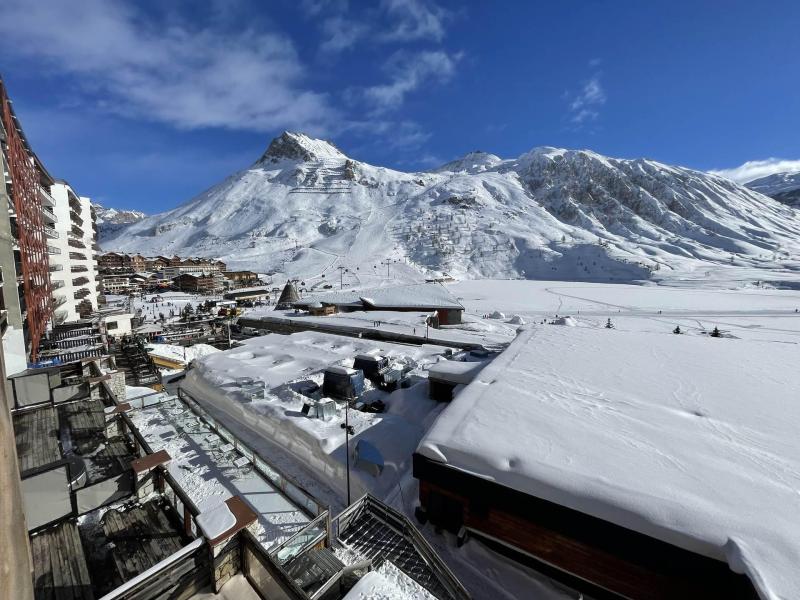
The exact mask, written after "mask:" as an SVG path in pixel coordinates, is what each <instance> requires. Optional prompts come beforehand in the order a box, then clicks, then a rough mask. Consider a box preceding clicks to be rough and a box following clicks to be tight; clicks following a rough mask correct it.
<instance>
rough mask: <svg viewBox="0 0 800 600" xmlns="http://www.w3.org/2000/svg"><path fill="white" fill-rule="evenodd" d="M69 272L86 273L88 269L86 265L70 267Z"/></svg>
mask: <svg viewBox="0 0 800 600" xmlns="http://www.w3.org/2000/svg"><path fill="white" fill-rule="evenodd" d="M69 270H70V271H72V272H73V273H86V272H87V271H89V267H87V266H86V265H71V266H70V268H69Z"/></svg>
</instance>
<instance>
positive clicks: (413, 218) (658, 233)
mask: <svg viewBox="0 0 800 600" xmlns="http://www.w3.org/2000/svg"><path fill="white" fill-rule="evenodd" d="M798 241H800V222H799V221H798V218H797V214H796V213H795V212H794V211H793V210H792V209H791V208H788V207H786V206H784V205H781V204H780V203H778V202H775V201H774V200H772V199H770V198H767V197H766V196H764V195H762V194H760V193H758V192H755V191H752V190H749V189H747V188H745V187H742V186H739V185H737V184H735V183H733V182H732V181H730V180H728V179H725V178H723V177H720V176H716V175H711V174H708V173H703V172H700V171H694V170H691V169H686V168H684V167H674V166H669V165H665V164H662V163H658V162H656V161H652V160H649V159H616V158H610V157H606V156H603V155H600V154H597V153H595V152H592V151H589V150H566V149H560V148H553V147H547V146H543V147H538V148H534V149H532V150H531V151H529V152H526V153H524V154H522V155H520V156H519V157H517V158H513V159H501V158H500V157H498V156H496V155H493V154H489V153H486V152H471V153H467V154H466V155H465V156H464V157H462V158H460V159H456V160H455V161H450V162H448V163H445V164H444V165H441V166H440V167H437V168H435V169H432V170H430V171H420V172H413V173H406V172H402V171H396V170H392V169H389V168H386V167H378V166H373V165H370V164H368V163H364V162H361V161H357V160H354V159H351V158H349V157H348V156H346V155H345V154H344V153H343V152H342V151H341V150H339V149H338V148H337V147H336V146H335V145H333V144H331V143H330V142H327V141H325V140H317V139H314V138H311V137H309V136H306V135H304V134H299V133H289V132H285V133H283V134H281V135H280V136H278V137H276V138H275V139H274V140H273V141H272V142H271V143H270V145H269V147H268V148H267V150H266V151H265V152H264V154H263V155H262V156H261V157H260V158H259V159H258V160H256V161H255V162H254V163H253V165H251V166H250V167H248V168H245V169H243V170H241V171H239V172H237V173H234V174H232V175H231V176H229V177H227V178H226V179H225V180H224V181H222V182H220V183H219V184H217V185H215V186H213V187H212V188H210V189H209V190H206V191H205V192H203V193H201V194H199V195H198V196H196V197H195V198H193V199H191V200H189V201H188V202H186V203H184V204H182V205H181V206H178V207H177V208H175V209H172V210H171V211H167V212H165V213H161V214H159V215H153V216H150V217H146V218H144V219H142V220H141V221H138V222H136V223H133V224H131V225H127V226H124V227H123V228H122V229H121V230H119V231H114V232H112V234H110V235H108V236H105V237H104V239H103V240H102V244H103V247H104V248H107V249H116V250H123V251H141V252H146V253H154V254H155V253H165V254H167V253H168V254H174V253H178V254H181V253H185V254H192V255H208V256H220V257H222V258H223V259H227V260H228V261H230V262H231V263H232V264H233V266H234V267H237V268H238V267H241V268H251V269H254V270H259V271H261V272H275V273H285V274H290V275H295V276H300V277H313V276H321V275H322V274H324V273H326V272H328V271H330V270H331V269H333V268H335V267H336V266H350V267H352V268H353V270H354V271H356V270H357V271H359V272H362V273H364V272H369V273H376V272H377V264H378V263H379V262H380V261H382V260H386V259H390V260H392V261H397V263H398V264H401V265H404V266H403V267H402V269H405V270H406V271H408V273H409V274H413V273H417V274H418V275H420V276H421V275H425V276H430V275H437V274H442V273H445V272H446V273H449V274H452V275H455V276H458V277H527V278H537V279H541V278H552V279H559V278H560V279H575V280H614V281H621V280H641V279H649V278H653V277H654V275H655V273H656V272H660V273H661V274H662V275H663V274H664V272H667V271H687V270H688V271H694V270H699V269H703V268H705V267H707V266H708V265H723V264H731V263H733V264H740V265H741V266H748V267H751V266H753V267H759V268H761V267H765V268H770V265H771V264H772V263H771V262H770V261H774V258H775V256H778V255H780V256H786V255H794V254H795V253H796V252H797V250H798ZM776 266H777V263H776ZM362 267H363V269H364V270H363V271H362Z"/></svg>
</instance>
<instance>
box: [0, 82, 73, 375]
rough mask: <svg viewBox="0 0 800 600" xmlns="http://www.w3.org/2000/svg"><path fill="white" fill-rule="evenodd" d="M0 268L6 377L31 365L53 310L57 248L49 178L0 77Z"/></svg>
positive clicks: (51, 183)
mask: <svg viewBox="0 0 800 600" xmlns="http://www.w3.org/2000/svg"><path fill="white" fill-rule="evenodd" d="M0 150H1V151H0V167H2V176H3V185H2V186H0V206H2V207H3V208H4V209H5V210H2V211H0V267H2V269H3V274H4V277H5V281H6V284H5V286H3V304H4V306H5V310H7V311H8V312H7V322H8V327H7V328H6V331H5V333H4V334H3V337H2V344H3V350H4V355H5V366H6V372H7V374H9V375H10V374H12V373H16V372H18V371H21V370H23V369H25V368H26V366H27V363H28V361H36V359H37V356H38V352H39V344H40V342H41V339H42V336H43V334H44V332H45V331H46V329H47V326H48V323H49V321H50V317H51V315H52V312H53V306H52V298H51V292H52V288H51V284H50V260H49V259H50V257H51V256H53V255H55V254H57V253H58V252H59V251H60V250H59V249H58V248H57V247H56V246H54V245H53V244H52V242H53V240H54V239H56V238H57V235H58V234H57V233H56V231H55V222H56V216H55V214H54V213H53V208H54V207H55V201H54V199H53V198H52V196H51V195H50V193H49V190H50V186H51V185H53V183H54V180H53V178H52V177H51V176H50V174H49V173H48V172H47V169H45V167H44V165H43V164H42V163H41V161H40V160H39V158H38V157H37V156H36V154H35V153H34V152H33V150H32V149H31V146H30V144H29V143H28V140H27V138H26V137H25V133H24V131H23V130H22V126H21V124H20V122H19V120H18V119H17V116H16V114H15V113H14V108H13V106H12V104H11V101H10V99H9V97H8V93H7V90H6V87H5V83H4V82H3V80H2V79H0Z"/></svg>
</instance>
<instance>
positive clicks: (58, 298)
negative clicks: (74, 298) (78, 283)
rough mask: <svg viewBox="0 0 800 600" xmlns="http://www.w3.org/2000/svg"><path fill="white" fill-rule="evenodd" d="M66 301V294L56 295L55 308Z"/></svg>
mask: <svg viewBox="0 0 800 600" xmlns="http://www.w3.org/2000/svg"><path fill="white" fill-rule="evenodd" d="M66 301H67V297H66V296H56V297H55V298H53V308H58V307H59V306H61V305H62V304H64V302H66Z"/></svg>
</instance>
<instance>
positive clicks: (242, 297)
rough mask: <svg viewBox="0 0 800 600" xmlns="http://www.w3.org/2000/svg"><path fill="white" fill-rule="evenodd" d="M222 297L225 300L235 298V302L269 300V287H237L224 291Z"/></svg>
mask: <svg viewBox="0 0 800 600" xmlns="http://www.w3.org/2000/svg"><path fill="white" fill-rule="evenodd" d="M222 297H223V298H224V299H225V300H235V301H236V302H258V301H262V300H269V288H267V287H266V286H263V285H262V286H256V287H249V288H239V289H236V290H231V291H228V292H225V293H224V294H223V295H222Z"/></svg>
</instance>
